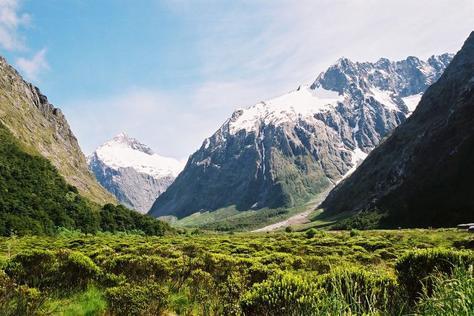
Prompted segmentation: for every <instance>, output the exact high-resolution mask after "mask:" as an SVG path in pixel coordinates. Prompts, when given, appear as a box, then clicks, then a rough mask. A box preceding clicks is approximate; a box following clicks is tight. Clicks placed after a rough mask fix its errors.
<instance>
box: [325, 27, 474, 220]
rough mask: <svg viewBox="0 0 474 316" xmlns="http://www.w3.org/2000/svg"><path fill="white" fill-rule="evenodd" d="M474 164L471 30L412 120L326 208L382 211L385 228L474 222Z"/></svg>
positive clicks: (338, 189) (344, 184) (473, 46)
mask: <svg viewBox="0 0 474 316" xmlns="http://www.w3.org/2000/svg"><path fill="white" fill-rule="evenodd" d="M473 161H474V32H473V33H471V35H470V36H469V38H468V39H467V41H466V42H465V44H464V46H463V47H462V49H461V50H460V51H459V52H458V53H457V55H456V56H455V57H454V59H453V60H452V62H451V64H450V65H449V67H448V68H447V69H446V71H445V72H444V74H443V75H442V76H441V78H440V79H439V80H438V81H437V82H436V83H435V84H433V85H432V86H431V87H430V88H429V89H428V90H427V91H426V93H425V94H424V96H423V97H422V99H421V102H420V104H419V105H418V107H417V109H416V110H415V112H414V113H413V115H412V116H411V117H410V118H409V119H408V120H407V121H406V122H405V123H404V124H402V125H401V126H399V127H398V128H397V129H396V130H395V131H394V133H393V134H392V135H391V136H390V137H389V138H388V139H387V140H385V141H384V142H383V143H382V144H380V146H379V147H378V148H376V149H375V150H374V151H373V152H372V153H371V154H370V155H369V156H368V158H367V159H366V160H365V161H364V163H363V164H362V165H361V166H360V167H359V168H358V169H357V171H356V172H355V173H354V174H353V175H352V176H351V177H349V178H348V179H346V180H345V181H343V182H342V183H341V184H340V185H339V186H337V187H336V188H335V189H334V190H333V191H332V193H331V194H330V195H329V196H328V197H327V199H326V200H325V201H324V202H323V204H322V207H323V208H324V209H325V210H326V212H328V213H329V214H334V213H340V212H345V211H346V212H361V211H374V210H378V214H379V215H380V216H381V217H382V219H381V221H380V223H379V225H381V226H388V227H390V226H403V227H420V226H421V227H426V226H435V227H439V226H451V225H454V224H458V223H460V222H464V221H472V220H473V219H474V198H473V197H474V186H473V185H472V181H473V179H474V167H473V164H472V162H473ZM365 214H370V213H366V212H362V213H359V215H358V217H363V216H364V215H365ZM372 214H375V213H372ZM359 219H360V218H359ZM354 220H358V218H355V219H354Z"/></svg>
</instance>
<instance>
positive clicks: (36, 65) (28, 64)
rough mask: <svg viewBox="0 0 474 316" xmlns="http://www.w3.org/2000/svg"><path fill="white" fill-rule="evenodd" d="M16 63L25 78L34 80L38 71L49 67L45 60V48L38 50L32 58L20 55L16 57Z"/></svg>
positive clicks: (37, 75) (38, 73) (36, 78)
mask: <svg viewBox="0 0 474 316" xmlns="http://www.w3.org/2000/svg"><path fill="white" fill-rule="evenodd" d="M15 63H16V65H17V67H18V68H19V69H20V71H21V72H22V73H23V74H24V75H25V76H26V78H27V79H29V80H33V81H36V80H38V77H39V75H40V73H41V72H42V71H44V70H48V69H49V65H48V62H47V61H46V49H45V48H43V49H42V50H40V51H38V52H37V53H36V54H34V55H33V57H32V58H30V59H28V58H24V57H20V58H17V59H16V62H15Z"/></svg>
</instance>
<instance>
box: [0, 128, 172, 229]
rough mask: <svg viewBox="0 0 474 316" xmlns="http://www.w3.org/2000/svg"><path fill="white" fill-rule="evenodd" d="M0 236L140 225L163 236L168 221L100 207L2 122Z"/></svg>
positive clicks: (121, 209) (0, 144) (118, 208)
mask: <svg viewBox="0 0 474 316" xmlns="http://www.w3.org/2000/svg"><path fill="white" fill-rule="evenodd" d="M0 193H1V194H0V235H4V236H5V235H12V234H19V235H25V234H53V233H55V232H56V230H57V229H58V227H63V228H66V229H77V230H81V231H82V232H85V233H92V232H96V231H99V230H107V231H126V230H142V231H143V232H145V233H147V234H153V235H156V234H158V235H161V234H164V232H165V231H166V230H168V229H169V227H168V225H167V224H164V223H163V222H160V221H158V220H155V219H153V218H150V217H146V216H143V215H140V214H137V213H135V212H133V211H130V210H128V209H126V208H125V207H122V206H114V205H112V204H107V205H105V206H104V207H102V208H100V207H99V206H98V205H96V204H95V203H93V202H91V201H89V200H88V199H86V198H84V197H82V196H81V195H80V194H79V193H78V190H77V189H76V188H75V187H74V186H72V185H70V184H67V183H66V181H65V180H64V179H63V178H62V176H61V175H60V174H59V173H58V171H57V170H56V168H55V167H54V166H53V165H52V164H51V163H50V162H49V161H48V160H47V159H45V158H43V157H41V156H39V155H33V154H31V153H28V152H27V151H26V150H25V149H24V148H23V147H22V145H20V144H19V142H18V141H17V140H16V139H15V137H14V136H13V135H12V134H11V133H10V131H9V130H8V129H7V128H6V127H5V126H4V125H3V124H1V123H0Z"/></svg>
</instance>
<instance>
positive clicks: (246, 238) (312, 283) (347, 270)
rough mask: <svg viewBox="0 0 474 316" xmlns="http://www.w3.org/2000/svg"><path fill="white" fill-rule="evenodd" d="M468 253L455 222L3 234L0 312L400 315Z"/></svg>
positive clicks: (467, 239)
mask: <svg viewBox="0 0 474 316" xmlns="http://www.w3.org/2000/svg"><path fill="white" fill-rule="evenodd" d="M473 249H474V239H473V237H472V235H470V234H468V233H467V232H461V231H457V230H454V229H440V230H421V229H420V230H419V229H414V230H394V231H389V230H378V231H355V230H353V231H328V232H324V231H317V230H314V229H312V230H309V231H306V232H305V233H297V232H295V233H285V232H270V233H235V234H192V233H189V232H188V233H185V234H181V235H176V236H173V235H171V236H165V237H148V236H141V235H136V234H97V235H83V234H80V233H74V232H69V233H67V232H64V233H63V234H62V235H61V236H57V237H39V236H31V237H21V238H16V237H11V238H0V268H1V269H0V288H1V289H2V291H0V314H2V315H18V313H20V314H22V313H26V314H35V313H36V314H48V315H51V314H52V315H81V314H90V315H92V314H94V315H95V314H99V315H100V314H112V315H157V314H158V315H159V314H161V313H164V314H166V315H221V314H226V315H242V314H244V315H275V313H277V314H280V315H287V314H288V315H290V314H292V313H293V314H295V315H300V314H303V315H321V314H322V315H326V314H328V313H329V314H340V313H343V312H345V313H354V314H362V313H367V314H374V315H375V314H377V313H381V314H390V313H392V312H394V311H395V309H396V308H403V310H398V311H397V312H402V314H404V313H409V312H410V313H411V312H418V311H420V310H421V309H422V308H425V307H424V306H425V305H422V306H421V305H420V304H421V303H416V301H413V304H412V305H409V306H405V305H403V304H398V303H399V300H405V301H407V300H408V298H409V297H410V295H422V294H420V293H422V289H421V288H419V289H418V291H419V292H416V293H415V294H413V293H414V292H413V288H411V287H410V286H415V288H417V286H418V285H419V284H421V283H419V284H418V282H421V281H416V280H415V281H413V280H414V279H417V278H422V277H423V278H425V276H426V275H427V273H429V272H433V271H434V270H433V269H438V268H437V267H445V265H443V262H447V261H452V260H454V261H453V264H459V262H461V261H459V260H461V259H459V258H463V260H464V259H465V260H466V262H467V263H468V264H474V255H473ZM458 259H459V260H458ZM407 262H409V267H410V269H412V267H415V268H420V269H419V270H416V275H412V274H411V273H413V272H412V270H410V269H408V270H407V269H406V263H407ZM462 262H464V261H462ZM418 264H421V266H419V267H418V266H417V265H418ZM439 264H441V265H439ZM461 265H462V264H461ZM459 273H464V277H463V278H464V279H465V280H467V282H470V283H469V284H468V286H471V288H470V291H471V292H469V289H468V290H467V291H468V292H466V293H464V294H465V295H471V296H474V278H473V276H472V271H471V272H465V271H464V272H463V271H461V272H459ZM466 273H468V276H467V277H466ZM469 273H471V274H469ZM406 276H409V277H408V278H407V279H404V278H406ZM464 279H463V280H464ZM407 280H409V281H410V280H411V281H410V282H415V283H406V282H408V281H407ZM469 280H471V281H469ZM340 282H343V283H344V284H345V285H344V286H343V288H350V289H351V291H353V292H350V293H346V292H344V291H345V290H344V291H343V292H340V291H339V290H337V289H343V288H340V287H339V286H340V285H341V284H342V283H340ZM354 282H355V283H354ZM338 284H339V285H338ZM413 284H414V285H413ZM360 286H362V288H361V287H360ZM420 286H421V285H420ZM285 293H286V294H285ZM315 293H317V296H314V295H316V294H315ZM443 293H444V292H443ZM464 294H463V295H464ZM407 295H408V296H407ZM362 297H366V298H364V299H362ZM407 297H408V298H407ZM473 298H474V297H473ZM360 299H362V301H358V302H359V303H357V304H355V305H354V302H355V301H354V300H356V301H357V300H360ZM466 299H468V298H466ZM332 300H335V301H332ZM336 301H337V304H335V303H334V302H336ZM423 302H430V298H428V297H426V298H424V300H423ZM473 302H474V300H471V302H470V303H469V302H467V303H466V302H464V303H465V304H467V305H466V306H467V307H466V308H468V310H469V311H474V306H473ZM464 303H463V304H464ZM469 304H470V305H469ZM396 305H397V306H396ZM398 305H400V306H398ZM463 306H464V305H463ZM328 308H329V309H328ZM463 308H464V307H463ZM469 308H471V309H469ZM285 311H286V312H285ZM420 314H424V313H422V312H420ZM430 314H433V315H436V313H430ZM441 314H442V313H441ZM441 314H440V315H441ZM450 315H454V314H452V313H451V314H450ZM460 315H463V314H462V313H461V314H460Z"/></svg>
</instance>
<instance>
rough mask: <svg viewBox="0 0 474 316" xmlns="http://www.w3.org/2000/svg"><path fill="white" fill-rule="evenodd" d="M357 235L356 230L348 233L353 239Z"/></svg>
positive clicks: (358, 233)
mask: <svg viewBox="0 0 474 316" xmlns="http://www.w3.org/2000/svg"><path fill="white" fill-rule="evenodd" d="M359 235H360V232H359V231H358V230H357V229H351V232H350V236H351V237H355V236H359Z"/></svg>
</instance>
